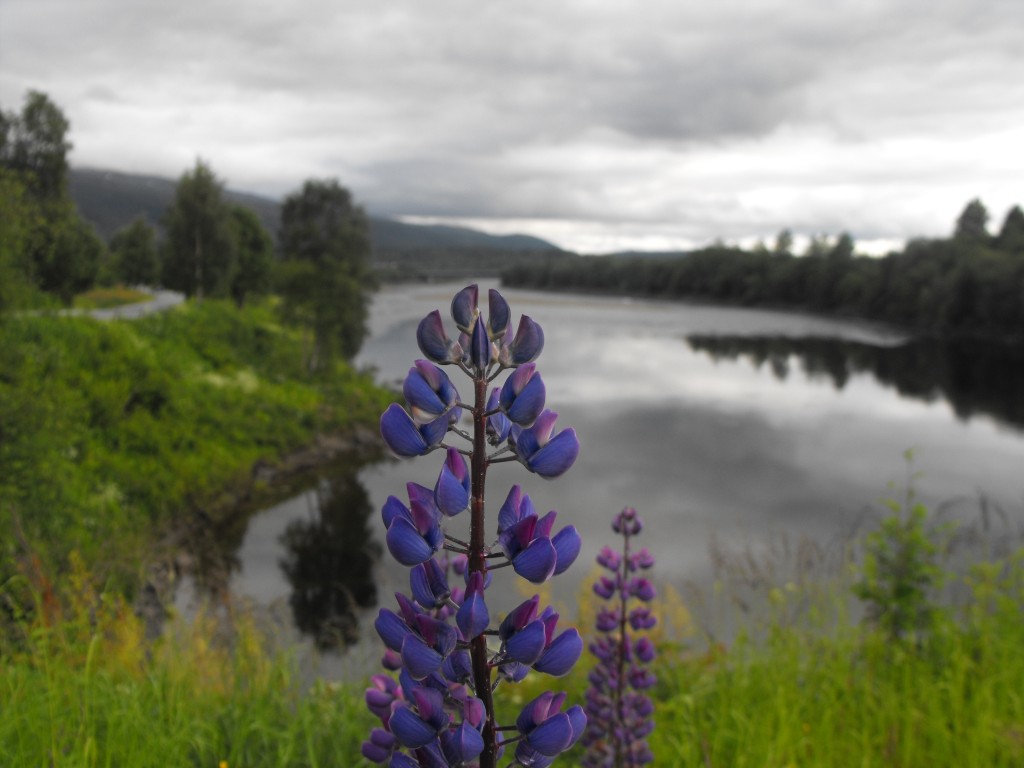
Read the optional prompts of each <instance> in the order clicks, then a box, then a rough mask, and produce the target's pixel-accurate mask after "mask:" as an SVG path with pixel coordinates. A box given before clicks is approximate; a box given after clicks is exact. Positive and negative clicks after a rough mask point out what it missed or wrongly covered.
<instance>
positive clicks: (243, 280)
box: [231, 205, 274, 306]
mask: <svg viewBox="0 0 1024 768" xmlns="http://www.w3.org/2000/svg"><path fill="white" fill-rule="evenodd" d="M231 223H232V226H233V228H234V237H235V253H236V258H237V262H236V265H235V274H234V278H233V279H232V280H231V298H233V299H234V300H235V303H236V304H237V305H238V306H242V305H243V304H244V303H245V300H246V298H247V297H251V296H262V295H265V294H266V293H268V292H269V291H270V277H271V271H272V269H273V266H274V241H273V240H272V239H271V237H270V233H268V232H267V230H266V229H265V228H264V227H263V224H261V223H260V219H259V217H258V216H257V215H256V214H255V213H254V212H253V211H251V210H250V209H248V208H244V207H243V206H240V205H233V206H231Z"/></svg>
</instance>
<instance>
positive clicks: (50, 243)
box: [0, 91, 374, 370]
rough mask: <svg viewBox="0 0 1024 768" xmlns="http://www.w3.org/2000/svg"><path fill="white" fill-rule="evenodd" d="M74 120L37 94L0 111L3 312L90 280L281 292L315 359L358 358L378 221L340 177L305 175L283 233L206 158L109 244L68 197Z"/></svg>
mask: <svg viewBox="0 0 1024 768" xmlns="http://www.w3.org/2000/svg"><path fill="white" fill-rule="evenodd" d="M69 129H70V123H69V121H68V120H67V118H66V117H65V116H64V114H63V112H62V111H61V110H60V108H59V107H58V106H57V105H56V104H54V103H53V102H52V101H51V100H50V99H49V98H48V97H47V96H46V95H45V94H43V93H40V92H37V91H30V92H29V93H28V94H27V95H26V97H25V101H24V104H23V107H22V109H21V111H20V113H15V112H12V111H4V110H3V109H0V314H2V313H3V312H4V311H5V310H8V309H12V308H19V307H28V306H34V305H38V304H39V303H40V297H43V299H42V300H43V303H45V296H47V295H49V296H53V297H55V298H56V300H58V301H59V302H61V303H63V304H65V305H69V304H70V303H71V301H72V299H73V297H74V296H75V295H76V294H78V293H81V292H83V291H86V290H88V289H90V288H92V287H93V286H95V285H97V284H99V285H109V284H115V283H122V284H126V285H139V286H163V287H165V288H167V289H170V290H174V291H180V292H182V293H184V294H185V295H186V296H188V297H190V298H195V299H196V300H202V299H204V298H221V299H231V300H233V301H234V302H235V303H236V304H237V305H238V306H242V305H243V304H244V303H245V302H246V301H247V300H248V299H249V298H251V297H255V296H262V295H266V294H270V293H273V294H276V295H277V296H279V298H280V301H279V302H278V306H279V307H280V313H281V317H282V319H283V320H284V321H286V322H289V323H294V324H297V325H300V326H303V327H306V328H308V329H309V331H310V337H311V341H310V344H309V349H308V366H309V368H310V370H316V369H317V368H319V367H320V365H321V364H322V363H323V362H325V361H326V360H327V359H329V358H331V357H333V356H335V355H340V356H343V357H345V358H350V357H352V356H353V355H355V353H356V352H357V351H358V350H359V347H360V346H361V344H362V341H363V339H364V338H365V336H366V333H367V326H366V321H367V312H368V304H369V292H370V291H371V290H372V289H373V287H374V281H373V277H372V272H371V269H370V254H371V247H370V236H369V221H368V219H367V216H366V213H365V211H364V210H363V208H362V207H361V206H359V205H357V204H356V203H355V201H354V200H353V199H352V195H351V194H350V193H349V191H348V190H347V189H345V188H344V187H342V186H341V185H340V184H339V183H338V182H337V180H334V179H327V180H308V181H306V182H305V183H304V184H303V185H302V187H301V189H299V190H298V191H296V192H294V193H293V194H291V195H289V196H288V197H287V198H286V199H285V201H284V204H283V206H282V211H281V225H280V230H279V232H278V233H277V237H276V239H275V237H274V236H272V235H271V233H269V232H268V231H267V230H266V228H265V227H264V226H263V224H262V223H261V222H260V219H259V217H258V216H257V215H256V214H255V213H254V212H253V211H252V210H250V209H249V208H246V207H244V206H241V205H236V204H231V203H228V202H227V201H226V200H225V197H224V185H223V182H221V181H220V180H219V179H218V178H217V176H216V175H215V174H214V172H213V170H212V169H211V168H210V166H209V164H207V163H205V162H204V161H202V160H197V161H196V164H195V166H194V167H193V168H191V169H189V170H187V171H186V172H185V173H183V174H182V176H181V177H180V178H179V180H178V183H177V186H176V188H175V195H174V199H173V201H172V203H171V205H170V206H169V207H168V209H167V210H166V211H165V212H164V214H163V216H162V217H161V220H160V222H159V226H158V227H154V226H152V225H151V224H150V223H149V222H148V221H146V219H145V218H143V217H139V218H137V219H136V220H135V221H133V222H132V223H131V224H130V225H129V226H127V227H125V228H124V229H122V230H120V231H118V232H117V233H115V234H114V235H113V236H112V237H111V239H110V241H109V243H105V242H103V240H102V239H101V238H100V237H99V236H98V235H97V234H96V232H95V230H94V229H93V228H92V227H91V226H90V225H89V224H88V223H87V222H86V221H84V220H83V219H82V218H81V217H80V216H79V215H78V212H77V210H76V208H75V205H74V203H73V201H72V200H71V197H70V195H69V192H68V161H67V155H68V152H69V151H70V149H71V147H72V145H71V143H70V141H68V138H67V136H68V131H69Z"/></svg>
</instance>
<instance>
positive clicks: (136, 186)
mask: <svg viewBox="0 0 1024 768" xmlns="http://www.w3.org/2000/svg"><path fill="white" fill-rule="evenodd" d="M177 183H178V182H177V180H175V179H168V178H166V177H162V176H155V175H150V174H135V173H124V172H122V171H112V170H105V169H102V168H72V169H70V171H69V173H68V189H69V192H70V194H71V198H72V199H73V200H74V202H75V205H76V206H77V207H78V212H79V214H81V216H82V218H84V219H85V220H86V221H88V222H89V223H90V224H92V225H93V226H94V227H95V228H96V231H97V232H98V233H99V234H100V236H101V237H103V239H104V240H108V241H109V239H110V238H111V236H112V235H113V234H114V233H115V232H117V231H118V230H119V229H121V228H122V227H126V226H128V225H129V224H131V223H132V221H133V220H135V219H136V218H137V217H139V216H142V217H143V218H144V219H145V220H146V221H148V222H149V223H150V224H151V225H153V226H159V224H160V217H161V216H162V215H163V212H164V211H165V210H166V209H167V207H168V206H169V205H170V204H171V202H172V201H173V199H174V192H175V187H176V186H177ZM224 199H225V200H227V201H228V202H230V203H234V204H238V205H243V206H245V207H247V208H250V209H251V210H253V212H255V213H256V215H257V216H258V217H259V218H260V221H261V222H262V223H263V226H265V227H266V228H267V231H268V232H270V233H271V234H272V235H273V236H275V238H276V235H277V231H278V228H279V225H280V220H281V201H279V200H275V199H273V198H269V197H264V196H261V195H256V194H252V193H249V192H243V191H239V190H234V189H225V190H224ZM369 223H370V241H371V243H372V246H373V250H374V253H375V254H390V255H393V254H394V252H409V251H422V250H430V251H437V250H445V249H454V250H459V251H461V250H464V249H480V250H484V251H508V252H518V253H524V252H536V253H540V252H562V249H561V248H559V247H558V246H557V245H555V244H554V243H551V242H548V241H546V240H543V239H541V238H539V237H534V236H532V235H524V234H513V235H491V234H488V233H486V232H482V231H480V230H476V229H471V228H469V227H456V226H451V225H446V224H409V223H407V222H403V221H399V220H397V219H390V218H386V217H382V216H373V215H370V216H369Z"/></svg>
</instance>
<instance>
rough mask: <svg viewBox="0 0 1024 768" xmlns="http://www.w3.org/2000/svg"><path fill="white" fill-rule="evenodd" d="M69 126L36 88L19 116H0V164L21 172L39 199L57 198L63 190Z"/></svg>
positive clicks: (65, 181) (61, 114) (62, 114)
mask: <svg viewBox="0 0 1024 768" xmlns="http://www.w3.org/2000/svg"><path fill="white" fill-rule="evenodd" d="M0 115H2V113H0ZM70 127H71V125H70V123H69V122H68V120H67V118H66V117H65V116H64V113H63V112H61V110H60V108H59V107H58V106H57V105H56V104H54V103H53V102H52V101H50V99H49V97H48V96H47V95H46V94H44V93H40V92H39V91H29V92H28V94H27V95H26V97H25V104H24V106H23V107H22V110H21V114H20V115H14V114H7V115H2V117H0V163H2V164H3V165H4V166H5V167H7V168H10V169H11V170H13V171H16V172H18V173H20V174H23V176H24V178H25V183H26V185H27V186H28V188H29V190H30V192H31V193H32V194H33V195H34V196H35V197H36V198H38V199H39V200H46V201H54V200H59V199H61V198H62V197H64V196H65V194H66V192H67V175H68V160H67V155H68V152H69V151H70V150H71V142H69V141H68V140H67V133H68V130H69V129H70Z"/></svg>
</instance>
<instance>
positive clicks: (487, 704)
mask: <svg viewBox="0 0 1024 768" xmlns="http://www.w3.org/2000/svg"><path fill="white" fill-rule="evenodd" d="M473 384H474V388H475V390H476V396H475V400H474V404H473V455H472V458H471V461H470V477H471V483H472V485H471V487H470V490H471V494H472V499H471V501H470V526H469V570H470V572H471V573H472V572H473V571H480V573H481V574H482V575H483V576H485V577H486V575H487V557H486V555H487V551H486V546H485V543H484V542H485V538H484V537H485V531H484V522H485V521H484V485H485V483H486V480H487V463H488V461H487V415H486V413H487V411H486V408H487V378H486V376H485V375H484V373H483V372H478V373H476V375H474V376H473ZM487 656H488V653H487V639H486V638H485V637H484V636H483V635H477V636H476V637H475V638H473V640H472V642H471V643H470V658H471V659H472V667H473V688H474V691H475V693H476V695H477V698H479V699H480V700H481V701H482V702H483V705H484V711H485V712H486V719H485V721H484V728H483V734H482V735H483V740H484V749H483V752H481V753H480V768H495V765H496V762H497V732H496V730H495V722H494V698H493V697H492V696H491V667H490V665H489V664H488V659H487Z"/></svg>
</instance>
